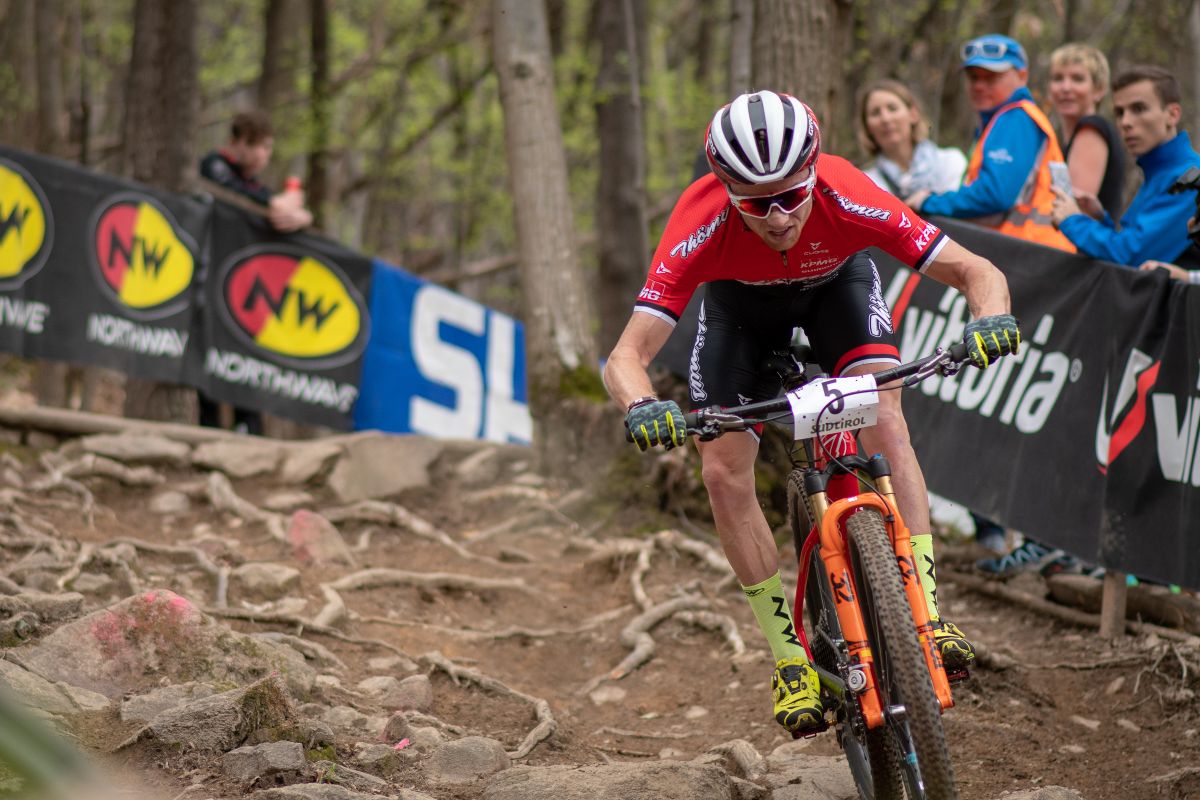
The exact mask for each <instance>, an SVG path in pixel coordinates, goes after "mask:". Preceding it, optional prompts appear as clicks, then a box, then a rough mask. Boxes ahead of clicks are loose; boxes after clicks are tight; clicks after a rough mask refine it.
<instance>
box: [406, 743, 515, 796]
mask: <svg viewBox="0 0 1200 800" xmlns="http://www.w3.org/2000/svg"><path fill="white" fill-rule="evenodd" d="M510 766H512V760H511V759H509V757H508V752H507V751H506V750H505V749H504V745H502V744H501V743H500V742H498V741H496V740H495V739H487V738H484V737H483V736H464V737H463V738H461V739H455V740H454V741H452V742H446V743H445V744H443V745H441V746H440V747H438V748H437V749H436V750H434V751H433V754H432V755H430V756H429V760H428V761H426V762H425V774H426V775H428V776H429V779H430V780H431V781H433V782H434V783H443V784H446V783H451V784H452V783H470V782H471V781H476V780H479V779H480V778H485V777H487V776H488V775H494V774H495V773H497V772H501V771H503V770H506V769H508V768H509V767H510Z"/></svg>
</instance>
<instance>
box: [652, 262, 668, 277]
mask: <svg viewBox="0 0 1200 800" xmlns="http://www.w3.org/2000/svg"><path fill="white" fill-rule="evenodd" d="M664 272H665V273H666V274H667V275H670V274H671V270H669V269H667V265H666V264H664V263H662V262H661V261H660V262H658V269H656V270H654V274H655V275H662V274H663V273H664Z"/></svg>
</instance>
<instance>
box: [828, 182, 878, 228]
mask: <svg viewBox="0 0 1200 800" xmlns="http://www.w3.org/2000/svg"><path fill="white" fill-rule="evenodd" d="M824 192H825V194H827V195H829V196H830V197H832V198H833V200H834V202H836V203H837V204H838V205H839V206H841V207H842V210H843V211H848V212H850V213H851V214H857V215H858V216H860V217H866V218H867V219H877V220H880V221H881V222H886V221H887V220H889V219H891V218H892V212H891V211H888V210H887V209H886V208H876V207H875V206H864V205H863V204H862V203H856V202H854V201H853V200H851V199H850V198H848V197H843V196H842V195H841V194H839V193H838V192H836V191H834V190H833V189H830V188H828V187H826V188H825V189H824Z"/></svg>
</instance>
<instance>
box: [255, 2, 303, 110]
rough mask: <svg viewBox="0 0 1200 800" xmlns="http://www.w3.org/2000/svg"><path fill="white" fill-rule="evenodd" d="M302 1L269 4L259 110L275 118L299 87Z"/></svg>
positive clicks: (260, 81)
mask: <svg viewBox="0 0 1200 800" xmlns="http://www.w3.org/2000/svg"><path fill="white" fill-rule="evenodd" d="M303 18H304V5H303V3H302V2H301V0H268V2H267V8H266V11H265V12H264V18H263V58H262V70H261V71H260V72H259V74H258V93H257V94H258V107H259V108H260V109H261V110H262V111H265V112H266V113H267V114H273V112H274V111H275V108H276V107H277V106H278V105H279V103H280V101H281V100H282V99H283V98H284V97H285V96H286V95H287V93H288V91H289V90H290V89H291V88H292V86H293V85H294V83H295V77H296V64H297V63H298V61H299V59H298V55H299V49H300V48H299V44H300V42H299V39H298V36H297V34H298V33H299V30H300V29H299V27H298V25H297V22H298V21H300V20H302V19H303Z"/></svg>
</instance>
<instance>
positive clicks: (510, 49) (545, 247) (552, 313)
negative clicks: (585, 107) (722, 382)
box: [492, 0, 603, 474]
mask: <svg viewBox="0 0 1200 800" xmlns="http://www.w3.org/2000/svg"><path fill="white" fill-rule="evenodd" d="M492 55H493V61H494V62H495V65H496V72H497V74H498V75H499V79H500V102H501V105H502V107H503V109H504V133H505V146H506V149H507V152H508V168H509V169H508V172H509V186H510V190H511V192H512V196H513V200H514V202H513V208H514V216H515V217H516V229H517V250H518V253H519V255H520V262H521V263H520V281H521V294H522V307H523V310H524V318H525V344H526V353H527V356H526V361H527V364H528V372H529V406H530V412H531V414H532V416H533V420H534V442H535V446H536V447H537V448H538V452H539V455H540V457H541V458H540V462H541V467H542V469H544V470H555V469H557V468H559V467H569V466H570V463H569V459H571V458H572V457H576V458H577V457H578V456H579V455H580V454H579V452H578V450H579V445H580V442H579V441H577V440H573V438H574V437H577V436H578V435H579V434H580V429H581V426H580V425H579V420H578V415H579V414H580V413H581V411H580V409H581V408H582V407H585V406H586V405H592V406H593V407H594V405H595V404H593V403H590V402H588V401H590V400H592V399H595V400H600V399H601V398H602V397H603V389H602V388H601V387H600V383H599V376H598V374H597V369H596V365H597V360H596V350H595V342H594V341H593V338H592V327H591V323H592V318H591V314H590V311H589V308H588V303H587V295H586V286H587V283H586V281H585V280H584V276H583V270H582V269H581V268H580V264H579V258H578V254H577V253H576V250H575V242H574V234H575V229H574V221H573V218H572V211H571V196H570V193H569V192H568V185H567V160H566V153H565V152H564V149H563V138H562V129H561V127H560V125H559V119H558V112H557V107H556V105H555V97H554V69H553V63H552V61H551V58H550V39H549V35H548V33H547V29H546V12H545V7H544V6H543V4H542V0H494V1H493V3H492ZM564 458H565V459H567V460H564ZM560 474H561V473H560Z"/></svg>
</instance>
